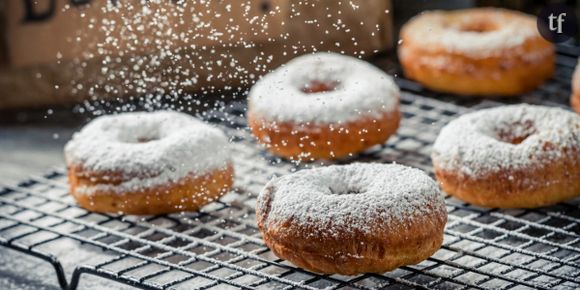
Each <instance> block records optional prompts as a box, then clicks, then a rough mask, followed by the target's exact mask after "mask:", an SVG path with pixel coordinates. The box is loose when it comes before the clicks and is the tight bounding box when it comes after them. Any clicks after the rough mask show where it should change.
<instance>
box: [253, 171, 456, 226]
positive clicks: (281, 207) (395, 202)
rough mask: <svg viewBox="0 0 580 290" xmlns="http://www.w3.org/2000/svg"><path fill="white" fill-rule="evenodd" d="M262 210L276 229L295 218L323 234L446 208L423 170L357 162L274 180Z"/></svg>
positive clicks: (262, 199)
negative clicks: (268, 201)
mask: <svg viewBox="0 0 580 290" xmlns="http://www.w3.org/2000/svg"><path fill="white" fill-rule="evenodd" d="M267 200H271V202H270V203H269V204H267V203H266V201H267ZM268 211H269V212H268ZM258 213H267V215H268V217H267V220H266V221H265V224H266V225H270V226H271V227H274V228H276V227H278V226H282V227H283V225H284V224H285V223H286V222H287V221H292V222H293V223H294V222H296V223H300V224H302V225H303V226H306V227H308V228H313V229H316V230H317V234H320V235H338V234H339V233H340V232H344V231H349V232H353V231H362V232H372V231H373V227H372V226H371V225H372V224H375V225H376V224H378V225H384V224H386V223H389V224H390V223H392V222H395V223H402V224H405V225H410V223H412V220H413V219H416V218H417V217H425V216H427V217H428V216H432V215H435V214H437V215H440V214H442V213H445V205H444V202H443V197H442V195H441V193H440V191H439V188H438V186H437V184H436V183H435V182H434V181H433V180H432V179H431V178H430V177H429V176H427V175H426V174H425V173H423V172H422V171H421V170H418V169H414V168H410V167H406V166H402V165H397V164H378V163H354V164H349V165H333V166H328V167H322V168H316V169H310V170H301V171H299V172H297V173H294V174H290V175H286V176H282V177H280V178H276V179H273V180H271V181H270V182H269V183H268V184H267V185H266V187H265V188H264V190H263V191H262V192H261V193H260V196H259V198H258Z"/></svg>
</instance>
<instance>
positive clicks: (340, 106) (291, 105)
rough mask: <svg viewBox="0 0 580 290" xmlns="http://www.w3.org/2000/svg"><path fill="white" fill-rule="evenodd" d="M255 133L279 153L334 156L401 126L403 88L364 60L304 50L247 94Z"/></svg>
mask: <svg viewBox="0 0 580 290" xmlns="http://www.w3.org/2000/svg"><path fill="white" fill-rule="evenodd" d="M248 106H249V108H248V114H247V115H248V122H249V126H250V128H251V130H252V133H253V134H254V135H255V136H256V138H257V139H258V141H259V142H260V143H263V144H265V145H266V146H267V148H268V149H269V150H270V151H271V152H272V153H274V154H276V155H279V156H282V157H286V158H293V159H302V160H309V159H321V158H326V159H333V158H340V157H345V156H348V155H349V154H353V153H357V152H360V151H363V150H365V149H367V148H369V147H371V146H373V145H376V144H382V143H384V142H385V141H386V140H387V139H388V138H389V136H391V135H392V134H393V133H395V131H396V130H397V128H398V127H399V120H400V113H399V89H398V87H397V86H396V85H395V83H394V82H393V80H392V78H391V77H390V76H388V75H387V74H386V73H384V72H383V71H381V70H379V69H378V68H376V67H374V66H372V65H371V64H369V63H366V62H364V61H362V60H359V59H356V58H353V57H349V56H344V55H339V54H332V53H316V54H309V55H304V56H300V57H298V58H295V59H293V60H292V61H290V62H289V63H287V64H286V65H284V66H282V67H280V68H278V69H276V70H275V71H273V72H271V73H269V74H267V75H266V76H264V77H263V78H262V79H260V80H259V81H258V82H257V83H256V84H255V85H254V86H253V87H252V89H251V91H250V94H249V99H248Z"/></svg>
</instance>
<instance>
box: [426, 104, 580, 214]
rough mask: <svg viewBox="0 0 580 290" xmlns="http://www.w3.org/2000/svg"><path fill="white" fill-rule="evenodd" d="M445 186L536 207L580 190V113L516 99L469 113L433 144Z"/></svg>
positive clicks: (470, 196) (465, 194) (485, 199)
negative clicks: (534, 104)
mask: <svg viewBox="0 0 580 290" xmlns="http://www.w3.org/2000/svg"><path fill="white" fill-rule="evenodd" d="M432 158H433V166H434V168H435V174H436V176H437V179H438V180H439V181H440V183H441V185H442V187H443V190H444V191H446V192H447V193H449V194H451V195H453V196H456V197H457V198H460V199H462V200H464V201H467V202H469V203H472V204H476V205H480V206H486V207H500V208H532V207H539V206H545V205H550V204H554V203H557V202H560V201H563V200H566V199H570V198H573V197H576V196H580V116H578V115H577V114H574V113H572V112H569V111H566V110H563V109H558V108H549V107H542V106H531V105H513V106H505V107H499V108H492V109H485V110H480V111H477V112H473V113H468V114H465V115H463V116H461V117H459V118H458V119H456V120H453V121H451V122H450V123H449V124H448V125H447V126H445V127H444V128H443V129H442V130H441V133H440V134H439V136H438V137H437V140H436V141H435V144H434V146H433V153H432Z"/></svg>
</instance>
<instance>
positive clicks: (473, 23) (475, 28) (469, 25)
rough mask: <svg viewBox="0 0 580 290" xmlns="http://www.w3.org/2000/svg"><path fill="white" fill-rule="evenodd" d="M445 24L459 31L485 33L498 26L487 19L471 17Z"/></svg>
mask: <svg viewBox="0 0 580 290" xmlns="http://www.w3.org/2000/svg"><path fill="white" fill-rule="evenodd" d="M444 26H447V27H449V28H452V29H456V30H458V31H461V32H473V33H486V32H492V31H495V30H497V29H498V28H499V27H498V25H497V24H496V23H494V22H492V21H490V20H488V19H473V20H470V21H464V22H460V23H447V25H444Z"/></svg>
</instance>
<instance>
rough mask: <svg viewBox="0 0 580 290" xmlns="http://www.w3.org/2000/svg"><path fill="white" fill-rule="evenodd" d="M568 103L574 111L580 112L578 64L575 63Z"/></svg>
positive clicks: (579, 67) (579, 72)
mask: <svg viewBox="0 0 580 290" xmlns="http://www.w3.org/2000/svg"><path fill="white" fill-rule="evenodd" d="M570 104H571V105H572V108H573V109H574V111H576V112H577V113H578V114H580V65H578V64H577V65H576V69H575V70H574V75H573V76H572V97H571V98H570Z"/></svg>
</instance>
